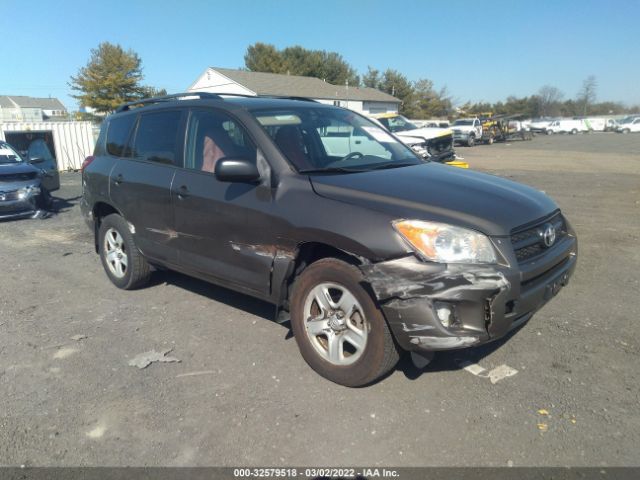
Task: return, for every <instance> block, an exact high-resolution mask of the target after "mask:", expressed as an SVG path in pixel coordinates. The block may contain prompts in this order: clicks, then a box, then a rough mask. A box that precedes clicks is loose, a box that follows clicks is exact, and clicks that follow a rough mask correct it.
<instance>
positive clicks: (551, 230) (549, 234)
mask: <svg viewBox="0 0 640 480" xmlns="http://www.w3.org/2000/svg"><path fill="white" fill-rule="evenodd" d="M542 241H543V242H544V246H545V247H547V248H549V247H551V246H552V245H553V244H554V243H555V242H556V229H555V227H554V226H553V225H551V224H550V223H548V224H546V225H545V226H544V232H543V233H542Z"/></svg>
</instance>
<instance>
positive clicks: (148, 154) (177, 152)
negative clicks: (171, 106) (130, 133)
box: [132, 110, 183, 165]
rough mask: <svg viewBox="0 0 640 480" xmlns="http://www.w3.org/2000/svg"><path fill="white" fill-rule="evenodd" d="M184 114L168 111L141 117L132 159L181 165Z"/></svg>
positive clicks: (177, 111) (178, 111) (146, 114)
mask: <svg viewBox="0 0 640 480" xmlns="http://www.w3.org/2000/svg"><path fill="white" fill-rule="evenodd" d="M182 113H183V112H182V110H166V111H162V112H152V113H144V114H142V115H140V121H139V122H138V128H137V129H136V135H135V141H134V144H133V150H132V157H133V158H136V159H138V160H144V161H147V162H156V163H163V164H167V165H177V164H178V163H180V159H181V154H182V152H181V148H180V145H181V139H182Z"/></svg>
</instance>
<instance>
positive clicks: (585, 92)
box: [578, 75, 598, 115]
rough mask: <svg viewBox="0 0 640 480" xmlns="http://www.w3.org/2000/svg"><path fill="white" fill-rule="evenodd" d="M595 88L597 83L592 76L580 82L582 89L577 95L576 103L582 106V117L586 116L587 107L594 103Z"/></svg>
mask: <svg viewBox="0 0 640 480" xmlns="http://www.w3.org/2000/svg"><path fill="white" fill-rule="evenodd" d="M596 88H598V82H597V81H596V77H595V76H594V75H589V76H588V77H587V78H585V79H584V82H582V88H581V89H580V93H578V103H579V104H580V105H581V106H582V114H583V115H586V114H587V111H588V109H589V105H591V104H592V103H594V102H595V101H596Z"/></svg>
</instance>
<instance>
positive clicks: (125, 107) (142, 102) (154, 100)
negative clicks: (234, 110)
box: [116, 92, 222, 113]
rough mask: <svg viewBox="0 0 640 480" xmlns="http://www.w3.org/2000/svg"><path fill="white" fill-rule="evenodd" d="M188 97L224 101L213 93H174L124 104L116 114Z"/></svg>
mask: <svg viewBox="0 0 640 480" xmlns="http://www.w3.org/2000/svg"><path fill="white" fill-rule="evenodd" d="M186 97H198V98H201V99H210V100H222V97H221V96H220V95H219V94H217V93H211V92H185V93H174V94H172V95H164V96H162V97H153V98H143V99H141V100H135V101H133V102H128V103H123V104H122V105H120V106H119V107H118V108H116V113H119V112H126V111H127V110H130V109H131V107H134V106H136V105H148V104H153V103H160V102H168V101H170V100H173V99H174V98H186Z"/></svg>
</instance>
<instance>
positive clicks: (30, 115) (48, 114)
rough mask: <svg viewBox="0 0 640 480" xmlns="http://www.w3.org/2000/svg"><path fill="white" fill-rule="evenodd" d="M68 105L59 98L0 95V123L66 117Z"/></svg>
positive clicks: (39, 120)
mask: <svg viewBox="0 0 640 480" xmlns="http://www.w3.org/2000/svg"><path fill="white" fill-rule="evenodd" d="M66 117H67V109H66V107H65V106H64V105H63V104H62V102H60V100H58V99H57V98H35V97H25V96H21V95H0V123H3V122H41V121H43V120H56V119H65V118H66Z"/></svg>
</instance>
